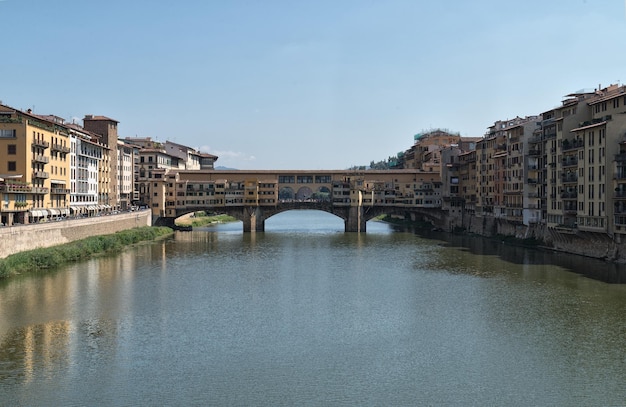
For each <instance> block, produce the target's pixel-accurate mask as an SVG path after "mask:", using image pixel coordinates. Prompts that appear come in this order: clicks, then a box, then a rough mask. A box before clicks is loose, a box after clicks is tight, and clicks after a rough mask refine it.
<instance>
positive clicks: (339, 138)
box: [0, 0, 626, 169]
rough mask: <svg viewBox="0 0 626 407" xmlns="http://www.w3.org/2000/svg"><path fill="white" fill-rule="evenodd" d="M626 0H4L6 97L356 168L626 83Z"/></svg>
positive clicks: (290, 164) (237, 158)
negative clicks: (422, 141)
mask: <svg viewBox="0 0 626 407" xmlns="http://www.w3.org/2000/svg"><path fill="white" fill-rule="evenodd" d="M625 6H626V5H625V1H624V0H549V1H546V0H542V1H538V0H523V1H522V0H520V1H503V0H475V1H469V0H467V1H466V0H432V1H419V0H385V1H382V0H381V1H370V0H358V1H357V0H332V1H327V0H315V1H313V0H310V1H286V0H285V1H272V0H258V1H255V0H247V1H237V0H229V1H221V0H220V1H217V0H215V1H210V0H197V1H196V0H187V1H185V0H180V1H173V0H172V1H162V0H155V1H144V0H132V1H130V0H123V1H122V0H107V1H84V0H81V1H78V0H58V1H51V0H0V21H2V28H3V30H2V63H0V84H1V86H0V100H2V102H3V103H4V104H7V105H9V106H13V107H15V108H18V109H28V108H32V109H34V112H35V113H37V114H55V115H57V116H61V117H63V118H65V119H68V120H71V119H72V118H77V119H82V117H83V116H84V115H85V114H97V115H105V116H108V117H111V118H113V119H116V120H118V121H119V122H120V124H119V133H120V135H121V136H123V137H125V136H140V137H152V138H153V139H156V140H160V141H165V140H166V139H169V140H172V141H175V142H178V143H181V144H185V145H189V146H191V147H195V148H199V149H201V150H202V151H205V152H209V153H212V154H215V155H218V156H219V157H220V158H219V160H218V162H217V164H218V165H223V166H227V167H234V168H240V169H342V168H347V167H349V166H352V165H367V164H369V162H370V161H372V160H374V161H379V160H383V159H386V158H387V157H388V156H390V155H395V154H396V153H398V152H399V151H403V150H405V149H407V148H409V147H410V146H411V145H412V144H413V135H414V134H415V133H418V132H420V131H422V130H427V129H430V128H438V127H440V128H447V129H450V130H452V131H457V132H460V133H461V135H463V136H482V135H483V134H484V132H485V130H486V128H487V127H488V126H489V125H491V124H492V123H493V122H494V121H496V120H500V119H509V118H513V117H515V116H518V115H519V116H527V115H534V114H539V113H541V112H542V111H545V110H548V109H550V108H551V107H554V106H556V105H558V104H559V103H560V101H561V100H562V97H563V96H564V95H566V94H567V93H570V92H573V91H576V90H580V89H583V88H585V89H587V88H594V87H597V86H598V85H599V84H602V85H603V86H605V85H609V84H610V83H617V82H618V81H621V82H620V83H624V82H626V52H625V51H626V10H625Z"/></svg>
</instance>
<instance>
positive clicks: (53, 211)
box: [48, 209, 61, 216]
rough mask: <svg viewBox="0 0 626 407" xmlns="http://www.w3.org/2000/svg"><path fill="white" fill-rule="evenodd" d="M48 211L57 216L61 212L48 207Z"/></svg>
mask: <svg viewBox="0 0 626 407" xmlns="http://www.w3.org/2000/svg"><path fill="white" fill-rule="evenodd" d="M48 212H50V215H52V216H59V215H60V214H61V211H60V210H58V209H48Z"/></svg>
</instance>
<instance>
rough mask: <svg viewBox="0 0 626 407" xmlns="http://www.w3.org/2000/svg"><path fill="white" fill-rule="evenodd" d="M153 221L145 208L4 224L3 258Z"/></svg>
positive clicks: (0, 235) (1, 234) (0, 236)
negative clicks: (57, 220) (22, 223)
mask: <svg viewBox="0 0 626 407" xmlns="http://www.w3.org/2000/svg"><path fill="white" fill-rule="evenodd" d="M151 225H152V216H151V214H150V211H149V210H143V211H138V212H122V213H118V214H115V215H107V216H95V217H91V218H81V219H72V220H64V221H60V222H46V223H36V224H31V225H18V226H6V227H0V258H5V257H7V256H9V255H11V254H14V253H19V252H22V251H26V250H32V249H36V248H40V247H50V246H56V245H60V244H64V243H69V242H72V241H75V240H80V239H84V238H87V237H90V236H99V235H108V234H112V233H115V232H119V231H121V230H126V229H132V228H135V227H142V226H151Z"/></svg>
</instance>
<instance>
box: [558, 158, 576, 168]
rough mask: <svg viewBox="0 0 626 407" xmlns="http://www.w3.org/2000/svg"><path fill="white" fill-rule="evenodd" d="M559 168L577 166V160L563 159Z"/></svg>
mask: <svg viewBox="0 0 626 407" xmlns="http://www.w3.org/2000/svg"><path fill="white" fill-rule="evenodd" d="M561 166H563V167H574V166H578V158H569V159H565V158H563V160H562V162H561Z"/></svg>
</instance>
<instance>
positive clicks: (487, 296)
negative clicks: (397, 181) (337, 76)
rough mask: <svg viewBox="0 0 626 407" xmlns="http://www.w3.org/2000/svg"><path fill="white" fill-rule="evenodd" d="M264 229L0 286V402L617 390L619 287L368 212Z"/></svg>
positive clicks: (461, 397) (524, 396) (542, 258)
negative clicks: (362, 221)
mask: <svg viewBox="0 0 626 407" xmlns="http://www.w3.org/2000/svg"><path fill="white" fill-rule="evenodd" d="M285 215H287V214H285ZM275 221H276V223H275V224H271V223H269V222H268V224H266V232H265V233H257V234H250V233H243V232H242V231H241V228H240V227H241V224H234V225H219V226H218V227H211V228H205V229H203V230H195V231H193V232H177V233H176V234H175V235H174V236H173V237H172V238H170V239H167V240H165V241H161V242H157V243H154V244H150V245H141V246H137V247H133V248H132V249H130V250H128V251H126V252H124V253H122V254H120V255H119V256H115V257H108V258H99V259H94V260H91V261H88V262H85V263H81V264H76V265H73V266H70V267H67V268H66V269H64V270H60V271H58V272H55V273H51V274H46V275H32V276H21V277H19V278H16V279H13V280H12V281H10V282H7V283H3V284H2V286H0V306H1V307H2V313H1V314H0V405H42V404H45V405H272V406H274V405H338V404H339V405H523V406H526V405H618V404H619V403H621V402H622V401H623V400H624V398H625V397H626V391H625V390H624V388H623V383H622V380H621V375H622V373H623V371H624V370H625V369H626V356H625V355H626V353H625V352H626V351H625V350H624V346H623V344H624V340H625V339H626V324H624V315H626V295H625V294H626V286H622V285H609V284H604V283H601V282H599V281H596V280H592V279H588V278H584V277H582V276H581V275H580V274H576V273H579V272H580V269H578V268H577V267H578V263H576V262H571V261H570V259H568V258H566V257H567V256H563V257H562V256H561V255H559V254H552V253H549V252H541V251H532V250H531V251H529V250H526V249H523V248H519V247H510V246H506V245H502V244H498V243H497V242H493V241H486V240H481V239H470V240H468V241H467V242H464V241H462V239H461V240H459V239H456V238H455V237H452V238H450V239H449V240H448V241H446V240H444V239H443V238H442V236H441V235H439V236H429V238H426V237H423V236H418V235H415V234H414V233H406V232H405V231H402V230H396V231H395V232H393V230H394V229H393V228H391V227H390V226H388V225H385V224H382V223H376V222H370V223H368V233H367V234H354V233H347V234H346V233H343V224H342V222H341V221H340V220H339V221H338V222H336V219H331V221H330V222H326V220H325V218H323V217H320V216H317V215H315V214H305V215H302V214H292V215H291V216H285V217H284V218H283V219H282V220H281V218H279V217H277V218H276V219H275ZM307 222H308V223H307ZM309 232H310V233H309ZM437 237H438V238H437ZM579 260H580V259H579ZM568 262H570V263H568ZM553 263H558V264H557V265H554V264H553ZM581 264H583V267H594V266H592V265H590V264H591V263H588V264H587V263H582V262H581ZM596 265H597V263H596ZM569 270H573V271H574V273H572V272H570V271H569Z"/></svg>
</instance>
